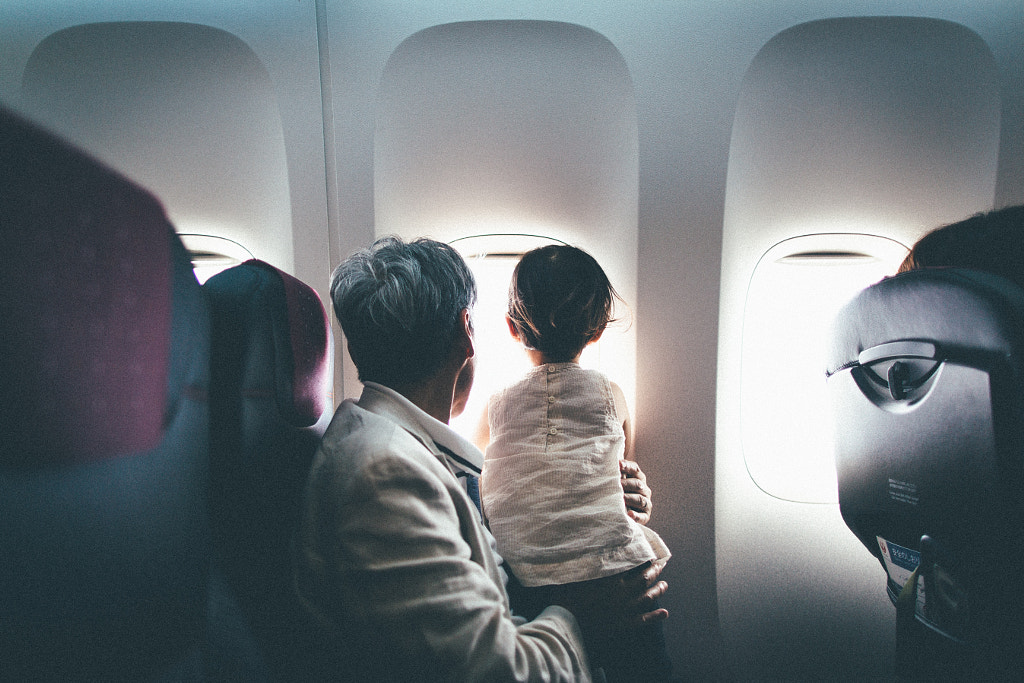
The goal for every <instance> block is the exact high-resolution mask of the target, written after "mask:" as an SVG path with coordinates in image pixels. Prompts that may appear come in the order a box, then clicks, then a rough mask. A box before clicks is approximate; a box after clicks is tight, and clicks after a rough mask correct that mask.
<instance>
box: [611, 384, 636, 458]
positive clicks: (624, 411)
mask: <svg viewBox="0 0 1024 683" xmlns="http://www.w3.org/2000/svg"><path fill="white" fill-rule="evenodd" d="M609 384H611V385H612V400H613V404H614V406H615V415H616V416H617V417H618V418H619V419H621V420H622V431H623V432H625V433H626V449H625V451H624V453H625V455H623V457H624V458H625V459H626V460H634V459H635V455H634V453H633V421H632V420H630V419H629V406H628V405H627V404H626V394H625V393H624V392H623V391H622V387H620V386H619V385H618V384H616V383H615V382H609Z"/></svg>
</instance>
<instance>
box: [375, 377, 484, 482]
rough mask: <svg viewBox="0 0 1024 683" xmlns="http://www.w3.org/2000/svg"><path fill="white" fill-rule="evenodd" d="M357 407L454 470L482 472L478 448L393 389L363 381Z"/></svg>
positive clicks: (481, 457) (475, 473)
mask: <svg viewBox="0 0 1024 683" xmlns="http://www.w3.org/2000/svg"><path fill="white" fill-rule="evenodd" d="M359 406H360V407H362V408H364V409H366V410H369V411H370V412H372V413H376V414H377V415H381V416H383V417H386V418H388V419H389V420H391V421H393V422H394V423H395V424H397V425H398V426H400V427H401V428H402V429H404V430H405V431H407V432H409V434H411V435H412V436H413V437H414V438H416V440H418V441H419V442H421V443H422V444H423V445H424V446H425V447H426V448H427V450H429V451H430V452H431V453H433V454H434V455H435V456H436V457H437V458H438V459H439V460H441V461H442V462H444V463H446V464H447V465H449V466H450V467H451V468H453V469H455V470H456V471H463V472H468V473H470V474H474V475H479V474H480V471H481V470H482V469H483V464H484V456H483V453H481V452H480V449H479V448H477V447H476V446H474V445H473V444H471V443H470V442H469V441H467V440H466V439H464V438H463V437H461V436H460V435H459V434H457V433H456V432H455V431H453V430H452V428H451V427H449V426H448V425H446V424H445V423H443V422H441V421H440V420H437V419H435V418H433V417H431V416H430V415H427V414H426V413H425V412H424V411H423V410H421V409H420V408H418V407H417V406H416V405H415V404H414V403H413V402H412V401H410V400H409V399H407V398H406V397H405V396H402V395H401V394H400V393H398V392H397V391H395V390H394V389H391V388H389V387H386V386H384V385H382V384H377V383H376V382H366V383H364V385H363V394H362V396H360V397H359Z"/></svg>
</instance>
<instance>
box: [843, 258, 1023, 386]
mask: <svg viewBox="0 0 1024 683" xmlns="http://www.w3.org/2000/svg"><path fill="white" fill-rule="evenodd" d="M903 340H922V341H928V342H932V343H934V344H935V345H936V346H938V347H939V348H940V349H942V350H943V352H944V354H947V355H948V354H949V353H953V354H955V355H956V356H958V357H961V358H962V357H964V356H972V355H982V356H985V357H993V356H1000V357H1003V358H1004V359H1014V362H1015V363H1020V362H1022V360H1021V359H1024V356H1022V355H1021V354H1022V353H1024V290H1021V289H1020V287H1018V286H1017V285H1015V284H1014V283H1012V282H1010V281H1009V280H1006V279H1004V278H1001V277H999V276H997V275H992V274H989V273H983V272H980V271H972V270H961V269H956V268H925V269H921V270H914V271H910V272H907V273H901V274H899V275H895V276H893V277H888V278H885V279H884V280H882V281H880V282H878V283H876V284H874V285H872V286H871V287H868V288H867V289H865V290H863V291H862V292H861V293H860V294H858V295H857V296H856V297H854V299H852V300H851V301H850V302H849V303H848V304H846V306H844V307H843V308H842V309H841V310H840V312H839V314H838V315H837V316H836V319H835V323H834V325H833V334H832V347H831V350H830V353H829V357H828V367H827V373H828V374H829V375H831V374H833V373H835V372H838V371H839V370H842V369H843V368H845V367H849V366H851V365H853V364H855V363H856V362H857V359H858V356H859V354H860V353H861V352H862V351H864V350H865V349H870V348H873V347H875V346H878V345H879V344H886V343H889V342H894V341H903Z"/></svg>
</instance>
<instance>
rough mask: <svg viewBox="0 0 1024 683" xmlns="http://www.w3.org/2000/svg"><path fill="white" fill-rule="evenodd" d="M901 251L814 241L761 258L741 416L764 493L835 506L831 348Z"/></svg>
mask: <svg viewBox="0 0 1024 683" xmlns="http://www.w3.org/2000/svg"><path fill="white" fill-rule="evenodd" d="M907 251H908V250H907V248H906V247H904V246H903V245H902V244H900V243H899V242H895V241H893V240H889V239H886V238H882V237H875V236H871V235H843V234H831V235H807V236H802V237H797V238H794V239H789V240H785V241H784V242H782V243H780V244H777V245H775V246H774V247H772V248H771V249H769V250H768V252H767V253H765V255H764V256H762V257H761V260H760V261H759V262H758V264H757V267H756V268H755V269H754V273H753V275H752V277H751V279H750V285H749V288H748V290H747V300H746V305H745V307H744V317H743V342H742V360H741V363H742V372H741V375H740V376H741V380H740V384H741V387H740V393H741V398H740V401H741V403H740V411H741V418H740V419H741V425H742V427H741V431H742V440H743V455H744V459H745V461H746V464H747V470H748V471H749V472H750V476H751V477H752V478H753V479H754V481H755V482H756V483H757V485H758V486H759V487H760V488H761V489H763V490H764V491H765V492H766V493H768V494H770V495H773V496H776V497H778V498H783V499H786V500H793V501H798V502H805V503H829V502H831V503H835V502H838V499H837V494H836V471H835V463H834V460H833V451H832V442H833V437H832V433H831V424H832V423H831V419H830V417H829V414H828V399H827V394H826V391H825V370H824V368H825V348H826V344H827V340H828V332H829V329H830V327H831V322H832V319H833V318H834V317H835V314H836V313H837V312H838V310H839V308H840V307H841V306H842V305H843V304H844V303H846V302H847V301H848V300H849V299H850V298H852V297H853V296H854V295H855V294H856V293H857V292H859V291H860V290H861V289H862V288H864V287H866V286H867V285H869V284H871V283H873V282H876V281H878V280H880V279H881V278H882V277H884V276H886V275H891V274H893V273H894V272H896V268H897V267H898V266H899V264H900V262H901V261H902V260H903V258H904V256H906V254H907Z"/></svg>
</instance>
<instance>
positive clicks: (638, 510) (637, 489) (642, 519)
mask: <svg viewBox="0 0 1024 683" xmlns="http://www.w3.org/2000/svg"><path fill="white" fill-rule="evenodd" d="M619 473H620V474H621V475H622V480H621V481H622V491H623V494H624V495H623V497H624V498H625V500H626V514H628V515H629V516H630V517H632V518H633V519H634V520H636V521H637V522H638V523H639V524H644V525H646V524H647V523H648V522H649V521H651V510H653V509H654V508H653V505H652V504H651V489H650V487H649V486H647V475H646V474H644V473H643V471H642V470H641V469H640V465H637V464H636V463H635V462H633V461H632V460H619Z"/></svg>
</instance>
